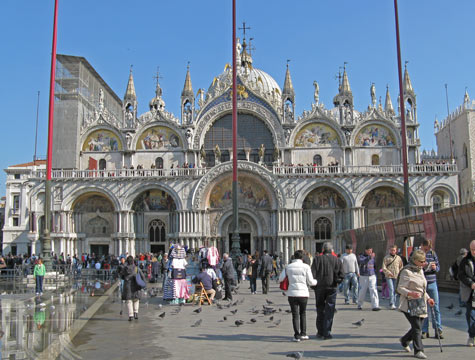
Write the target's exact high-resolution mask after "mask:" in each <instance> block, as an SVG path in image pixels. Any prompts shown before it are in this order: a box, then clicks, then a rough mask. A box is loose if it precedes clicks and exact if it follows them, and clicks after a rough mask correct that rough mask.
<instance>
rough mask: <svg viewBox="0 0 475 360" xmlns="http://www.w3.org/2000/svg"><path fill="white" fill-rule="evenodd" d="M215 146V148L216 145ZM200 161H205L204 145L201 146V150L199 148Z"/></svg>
mask: <svg viewBox="0 0 475 360" xmlns="http://www.w3.org/2000/svg"><path fill="white" fill-rule="evenodd" d="M216 146H217V145H216ZM200 159H201V161H205V160H206V150H205V146H204V144H203V145H201V148H200Z"/></svg>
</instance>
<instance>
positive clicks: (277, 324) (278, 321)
mask: <svg viewBox="0 0 475 360" xmlns="http://www.w3.org/2000/svg"><path fill="white" fill-rule="evenodd" d="M281 322H282V320H280V319H279V320H277V321H276V322H275V323H274V325H275V326H279V325H280V323H281Z"/></svg>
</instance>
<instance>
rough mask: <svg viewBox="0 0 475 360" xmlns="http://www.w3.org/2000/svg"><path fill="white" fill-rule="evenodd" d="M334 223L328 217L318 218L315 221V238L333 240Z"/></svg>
mask: <svg viewBox="0 0 475 360" xmlns="http://www.w3.org/2000/svg"><path fill="white" fill-rule="evenodd" d="M331 238H332V223H331V221H330V219H328V218H326V217H321V218H318V219H317V221H315V240H331Z"/></svg>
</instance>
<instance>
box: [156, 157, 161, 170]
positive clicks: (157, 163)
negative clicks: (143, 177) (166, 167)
mask: <svg viewBox="0 0 475 360" xmlns="http://www.w3.org/2000/svg"><path fill="white" fill-rule="evenodd" d="M155 168H157V169H163V158H161V157H158V158H156V159H155Z"/></svg>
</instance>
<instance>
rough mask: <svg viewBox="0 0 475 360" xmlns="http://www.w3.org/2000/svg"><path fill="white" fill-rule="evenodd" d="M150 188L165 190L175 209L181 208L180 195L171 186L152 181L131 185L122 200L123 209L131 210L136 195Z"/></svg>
mask: <svg viewBox="0 0 475 360" xmlns="http://www.w3.org/2000/svg"><path fill="white" fill-rule="evenodd" d="M151 190H158V191H165V192H166V193H167V194H168V195H170V196H171V198H172V200H173V202H174V204H175V210H181V209H183V204H182V202H181V201H180V197H179V196H178V194H177V193H176V192H175V190H174V189H173V188H171V187H170V186H168V185H166V184H163V183H160V184H157V183H152V182H146V183H141V184H137V185H134V186H133V187H131V188H130V190H129V191H128V196H127V197H126V198H125V199H124V202H123V204H122V205H123V206H122V207H123V209H124V210H133V208H132V207H133V204H134V201H135V200H136V199H137V197H138V196H140V195H141V194H143V193H145V192H146V191H151Z"/></svg>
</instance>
